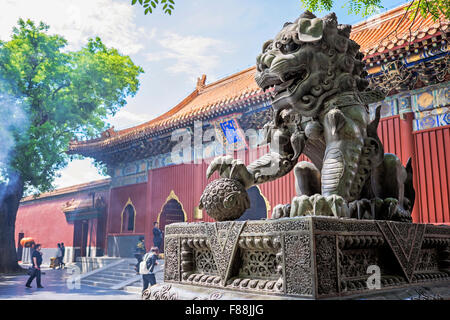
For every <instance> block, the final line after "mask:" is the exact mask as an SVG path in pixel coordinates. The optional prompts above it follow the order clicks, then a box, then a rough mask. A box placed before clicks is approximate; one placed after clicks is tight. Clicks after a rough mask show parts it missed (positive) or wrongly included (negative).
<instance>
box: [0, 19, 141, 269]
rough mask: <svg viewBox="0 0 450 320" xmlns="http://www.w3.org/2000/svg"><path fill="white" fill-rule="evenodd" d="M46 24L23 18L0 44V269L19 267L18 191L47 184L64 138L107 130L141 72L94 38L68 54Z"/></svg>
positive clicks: (62, 157)
mask: <svg viewBox="0 0 450 320" xmlns="http://www.w3.org/2000/svg"><path fill="white" fill-rule="evenodd" d="M48 30H49V26H48V25H46V24H44V23H42V22H41V23H40V24H39V25H36V24H35V23H34V22H32V21H30V20H28V21H24V20H22V19H21V20H19V22H18V26H17V27H15V28H14V29H13V34H12V39H11V40H10V41H8V42H0V114H1V115H2V117H4V118H6V119H1V120H4V121H1V123H0V141H4V142H5V144H4V145H2V146H1V147H0V272H13V271H15V270H18V268H19V266H18V264H17V257H16V252H15V243H14V232H15V229H14V227H15V220H16V215H17V210H18V207H19V201H20V199H21V198H22V196H23V195H24V192H28V193H29V192H45V191H49V190H51V189H52V182H53V180H54V178H55V175H56V172H57V171H58V170H59V169H61V168H62V167H64V166H65V165H66V164H67V161H68V156H67V154H66V153H65V151H66V150H67V149H68V144H69V142H70V140H71V139H73V138H92V137H95V136H96V135H98V134H99V133H100V132H102V131H103V130H105V129H106V127H107V125H106V124H105V122H104V120H105V119H106V117H107V116H109V115H113V114H115V113H116V112H117V111H118V110H119V109H120V108H121V107H123V106H124V105H125V104H126V100H125V98H126V97H127V96H134V95H135V94H136V92H137V90H138V88H139V80H138V76H139V74H140V73H142V72H143V69H142V68H141V67H139V66H136V65H135V64H134V63H133V62H132V60H131V59H130V57H128V56H124V55H121V54H120V53H119V52H118V51H117V50H116V49H112V48H107V47H106V46H105V45H104V44H103V43H102V41H101V40H100V38H95V39H89V41H88V43H87V45H86V46H85V47H83V48H82V49H81V50H79V51H72V52H70V51H68V50H67V49H66V48H65V47H66V45H67V41H66V40H65V39H64V38H63V37H61V36H58V35H49V34H48ZM1 143H2V142H0V144H1Z"/></svg>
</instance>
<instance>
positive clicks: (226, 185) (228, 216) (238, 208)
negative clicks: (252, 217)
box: [199, 178, 250, 221]
mask: <svg viewBox="0 0 450 320" xmlns="http://www.w3.org/2000/svg"><path fill="white" fill-rule="evenodd" d="M199 208H200V209H205V210H206V213H207V214H208V215H209V216H210V217H211V218H213V219H214V220H216V221H232V220H236V219H238V218H239V217H241V216H242V215H243V214H244V212H245V210H247V209H248V208H250V198H249V197H248V193H247V191H246V190H245V188H244V186H243V185H242V183H240V182H239V181H238V180H235V179H228V178H221V179H217V180H214V181H212V182H211V183H209V184H208V185H207V186H206V188H205V190H204V191H203V194H202V196H201V198H200V205H199Z"/></svg>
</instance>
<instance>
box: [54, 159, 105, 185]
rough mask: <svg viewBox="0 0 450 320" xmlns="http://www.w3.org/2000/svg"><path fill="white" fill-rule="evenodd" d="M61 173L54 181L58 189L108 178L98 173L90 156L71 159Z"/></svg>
mask: <svg viewBox="0 0 450 320" xmlns="http://www.w3.org/2000/svg"><path fill="white" fill-rule="evenodd" d="M59 174H60V175H61V176H60V177H59V178H56V179H55V183H54V185H55V187H56V189H59V188H64V187H69V186H73V185H76V184H81V183H87V182H91V181H95V180H101V179H106V178H107V177H105V176H102V175H100V174H99V173H98V170H97V168H96V167H95V166H94V165H93V164H92V159H90V158H86V159H82V160H73V161H71V162H70V163H69V164H68V165H67V167H65V168H64V169H62V170H61V171H60V172H59Z"/></svg>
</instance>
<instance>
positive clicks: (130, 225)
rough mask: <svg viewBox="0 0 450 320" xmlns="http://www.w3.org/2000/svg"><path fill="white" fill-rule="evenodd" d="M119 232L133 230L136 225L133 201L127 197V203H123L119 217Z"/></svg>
mask: <svg viewBox="0 0 450 320" xmlns="http://www.w3.org/2000/svg"><path fill="white" fill-rule="evenodd" d="M120 220H121V223H120V224H121V226H120V231H121V232H133V231H134V230H135V226H136V209H135V208H134V205H133V202H131V199H130V198H128V201H127V203H126V204H125V206H124V208H123V210H122V214H121V217H120Z"/></svg>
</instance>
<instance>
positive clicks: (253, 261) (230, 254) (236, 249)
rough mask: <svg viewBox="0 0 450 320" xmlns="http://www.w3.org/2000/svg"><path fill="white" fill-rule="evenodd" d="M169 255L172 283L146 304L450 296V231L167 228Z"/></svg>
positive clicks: (320, 223)
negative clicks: (198, 299)
mask: <svg viewBox="0 0 450 320" xmlns="http://www.w3.org/2000/svg"><path fill="white" fill-rule="evenodd" d="M165 254H166V256H165V273H164V281H165V284H164V285H158V286H154V287H152V289H151V290H149V291H148V292H146V294H145V295H144V296H143V298H144V299H166V298H172V299H193V298H200V299H214V298H220V299H247V298H248V299H264V297H266V298H267V299H336V298H337V299H353V298H370V297H372V298H376V297H377V296H378V298H383V297H384V298H386V297H389V296H391V297H392V298H393V299H415V298H421V296H422V297H428V298H430V297H435V298H446V297H447V298H448V297H450V293H449V291H450V290H448V288H450V226H436V225H425V224H414V223H401V222H393V221H382V220H356V219H337V218H330V217H319V216H310V217H296V218H284V219H278V220H260V221H233V222H215V223H205V222H202V223H177V224H171V225H169V226H167V227H166V235H165ZM399 289H401V290H399ZM396 292H397V293H396Z"/></svg>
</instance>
